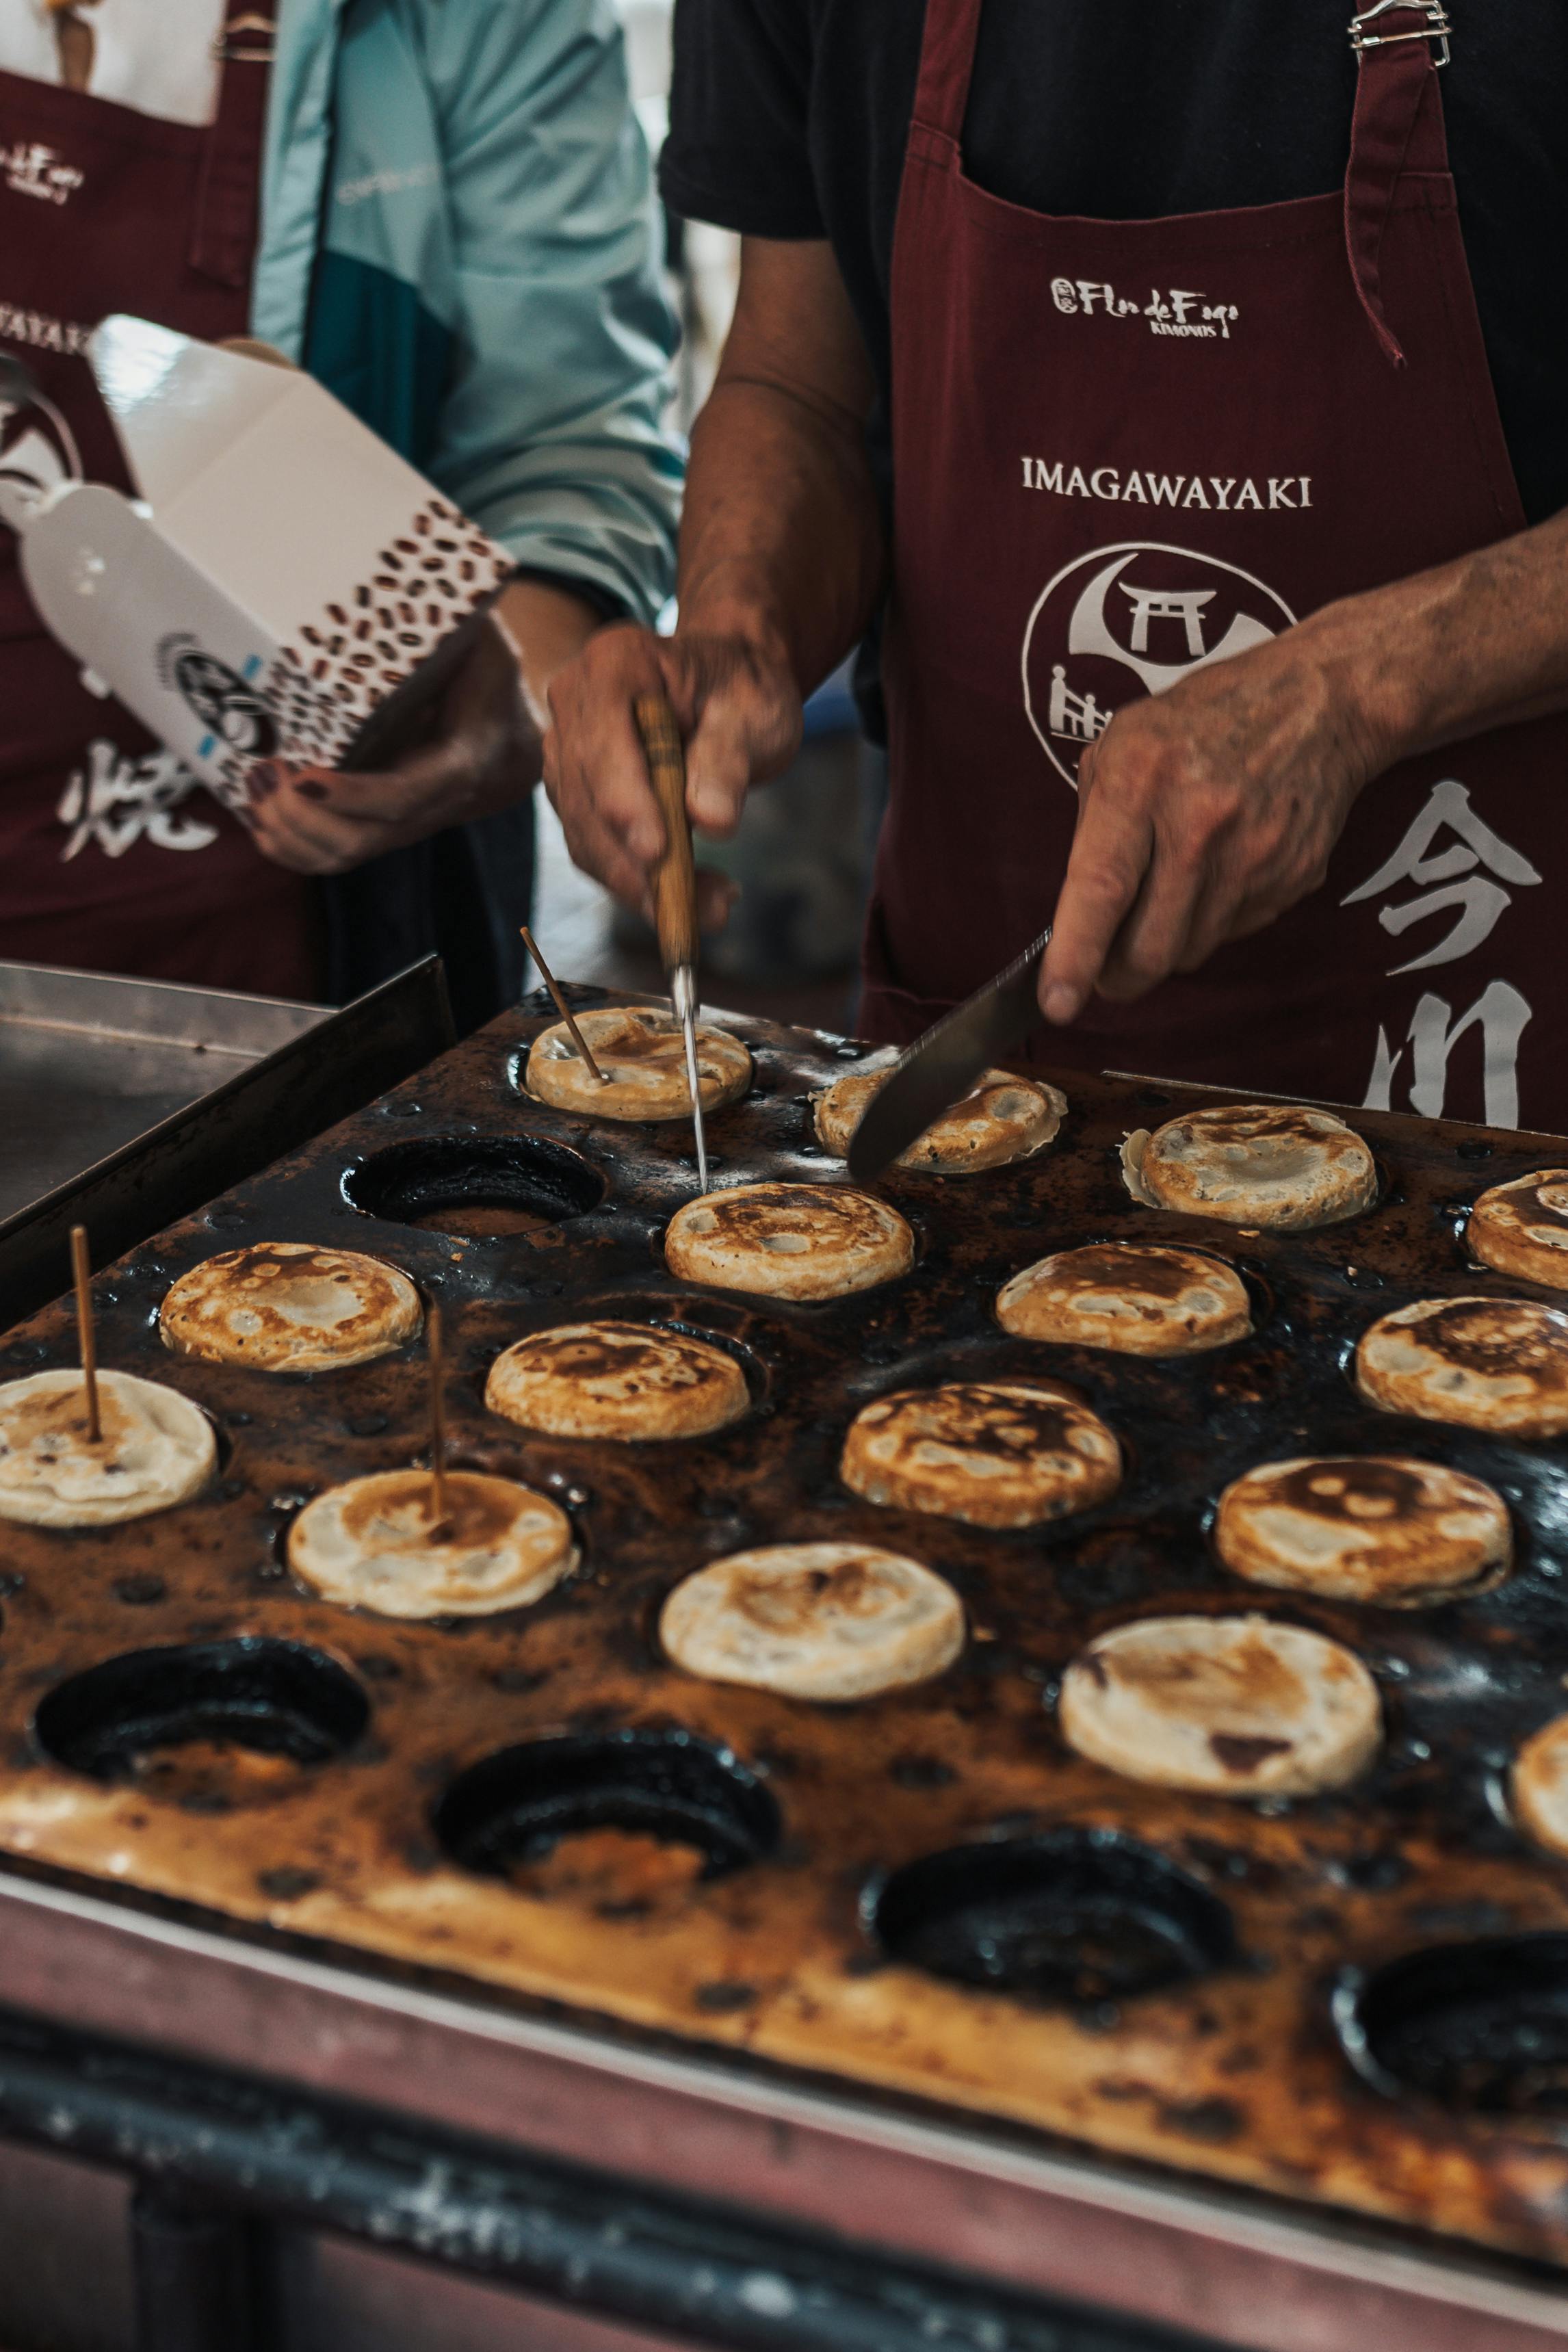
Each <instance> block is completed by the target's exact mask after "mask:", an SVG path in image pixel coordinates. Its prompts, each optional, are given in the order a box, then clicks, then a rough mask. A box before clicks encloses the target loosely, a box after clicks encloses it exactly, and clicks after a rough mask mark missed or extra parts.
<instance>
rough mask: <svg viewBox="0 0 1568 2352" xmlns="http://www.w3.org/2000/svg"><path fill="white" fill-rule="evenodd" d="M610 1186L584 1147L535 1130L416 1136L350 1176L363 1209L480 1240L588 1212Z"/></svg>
mask: <svg viewBox="0 0 1568 2352" xmlns="http://www.w3.org/2000/svg"><path fill="white" fill-rule="evenodd" d="M605 1189H606V1187H605V1179H604V1177H603V1176H601V1175H600V1173H599V1171H597V1169H595V1168H592V1167H590V1166H589V1164H588V1162H587V1161H586V1160H584V1159H583V1158H582V1157H581V1155H580V1154H579V1153H577V1152H575V1151H570V1150H566V1149H565V1148H564V1147H563V1146H562V1145H561V1144H558V1143H552V1142H550V1141H548V1140H547V1139H543V1138H541V1137H534V1136H505V1137H502V1136H429V1137H424V1136H410V1137H409V1138H408V1139H406V1140H405V1141H404V1142H402V1143H394V1144H389V1145H388V1146H387V1148H386V1150H384V1151H377V1152H374V1153H373V1154H372V1155H371V1157H370V1158H369V1159H368V1160H363V1161H362V1162H361V1163H360V1165H359V1166H358V1167H357V1168H352V1169H350V1171H348V1173H347V1174H346V1175H345V1176H344V1178H343V1196H344V1198H345V1199H346V1200H347V1201H348V1202H350V1204H351V1206H353V1208H356V1209H358V1210H359V1211H360V1213H362V1215H364V1216H367V1217H381V1218H384V1219H385V1220H386V1221H387V1222H389V1223H395V1224H400V1225H414V1226H416V1227H418V1228H419V1229H421V1230H422V1231H424V1232H426V1233H442V1234H458V1235H459V1236H462V1237H465V1238H468V1239H470V1240H476V1241H499V1240H504V1239H505V1238H507V1237H508V1236H509V1235H510V1234H531V1233H539V1232H542V1230H543V1229H544V1228H545V1227H546V1226H548V1225H557V1224H563V1223H565V1222H566V1221H567V1220H568V1219H569V1218H572V1217H582V1216H585V1215H586V1214H587V1213H588V1212H589V1211H590V1210H591V1209H596V1208H597V1207H598V1205H599V1203H600V1202H601V1201H602V1200H603V1199H604V1197H605Z"/></svg>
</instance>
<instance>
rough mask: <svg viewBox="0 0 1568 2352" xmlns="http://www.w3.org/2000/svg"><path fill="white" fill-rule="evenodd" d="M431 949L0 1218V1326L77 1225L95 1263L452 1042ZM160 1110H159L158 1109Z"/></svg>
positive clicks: (37, 1303)
mask: <svg viewBox="0 0 1568 2352" xmlns="http://www.w3.org/2000/svg"><path fill="white" fill-rule="evenodd" d="M452 1036H453V1030H452V1017H451V1013H450V1012H449V1011H448V1009H447V994H446V987H445V983H444V982H443V980H442V977H441V965H440V961H439V959H438V958H437V957H436V956H430V957H427V958H426V961H424V962H423V963H418V964H414V965H412V966H411V967H410V968H409V970H408V971H405V972H401V973H400V974H399V975H398V977H397V978H396V979H395V980H389V981H388V982H386V983H385V985H384V987H382V988H378V989H374V990H373V991H372V992H371V993H370V994H369V995H368V996H362V997H361V998H359V999H358V1000H357V1002H356V1003H353V1004H350V1005H346V1006H345V1007H344V1008H343V1010H342V1012H341V1013H331V1014H329V1015H328V1016H327V1017H326V1018H325V1019H324V1020H322V1021H321V1022H320V1023H319V1024H314V1025H312V1026H311V1027H310V1028H309V1029H308V1030H306V1031H304V1032H303V1034H300V1036H298V1037H296V1038H295V1039H294V1040H293V1042H292V1043H291V1044H289V1045H283V1046H281V1047H279V1048H278V1049H277V1050H276V1051H273V1052H269V1053H268V1055H266V1057H265V1058H264V1059H262V1060H258V1061H253V1062H250V1063H248V1064H247V1066H244V1067H242V1068H240V1069H238V1070H237V1071H236V1072H235V1074H234V1075H233V1076H228V1077H226V1078H225V1079H224V1080H223V1081H222V1082H221V1083H219V1084H216V1085H215V1086H214V1087H212V1088H211V1090H210V1091H209V1092H207V1093H205V1094H203V1095H202V1096H201V1097H199V1099H197V1100H195V1101H188V1100H187V1101H186V1103H185V1107H184V1108H181V1109H177V1110H174V1111H173V1112H172V1113H170V1114H169V1115H168V1116H167V1117H160V1118H158V1122H157V1124H156V1125H153V1126H152V1127H149V1128H147V1129H146V1131H145V1132H144V1133H139V1134H136V1135H135V1136H134V1139H133V1140H132V1141H131V1142H129V1143H126V1144H124V1145H122V1146H121V1148H120V1149H119V1150H115V1151H112V1152H110V1154H109V1156H108V1157H106V1158H99V1159H97V1160H95V1163H94V1164H93V1165H92V1166H91V1167H90V1168H88V1169H87V1170H86V1172H85V1173H84V1174H82V1175H79V1176H76V1177H73V1178H71V1179H70V1180H69V1181H66V1182H64V1183H61V1184H59V1185H58V1186H57V1187H56V1189H55V1190H54V1191H52V1192H48V1193H47V1194H46V1195H45V1196H44V1197H43V1198H42V1199H40V1200H37V1201H34V1202H31V1203H30V1204H29V1205H28V1206H27V1207H26V1208H23V1209H20V1210H18V1211H17V1212H16V1213H15V1214H14V1215H12V1216H9V1217H6V1218H5V1219H4V1220H3V1221H0V1328H4V1327H5V1326H6V1325H8V1324H11V1323H15V1322H17V1321H19V1320H20V1318H22V1317H23V1316H24V1315H30V1314H32V1313H33V1312H34V1310H35V1309H36V1308H37V1307H41V1306H42V1305H43V1303H44V1301H45V1300H46V1299H48V1298H52V1297H55V1295H56V1294H57V1292H58V1290H59V1288H60V1286H61V1283H62V1281H63V1279H64V1276H63V1274H62V1271H61V1269H62V1268H63V1267H64V1265H65V1264H66V1244H67V1237H68V1234H69V1232H70V1229H71V1227H72V1225H74V1224H85V1225H86V1226H87V1228H88V1231H89V1234H90V1236H91V1240H92V1251H93V1256H94V1259H95V1261H96V1262H97V1263H98V1264H99V1265H103V1264H104V1263H105V1262H106V1261H107V1260H108V1259H110V1258H111V1257H117V1256H119V1255H121V1252H122V1251H124V1250H127V1249H131V1248H133V1247H134V1246H135V1244H137V1243H138V1242H142V1241H145V1240H146V1238H147V1236H148V1235H149V1234H154V1233H156V1232H158V1230H159V1229H160V1227H162V1226H163V1225H166V1224H168V1223H171V1222H172V1221H173V1220H174V1218H175V1217H182V1216H185V1215H187V1214H188V1213H189V1212H190V1211H191V1210H192V1209H194V1208H195V1207H196V1206H197V1205H198V1203H199V1202H203V1201H209V1200H211V1199H212V1197H213V1195H214V1194H215V1193H216V1192H221V1191H222V1190H223V1189H224V1187H225V1186H226V1185H228V1184H233V1183H235V1182H236V1181H237V1180H238V1179H239V1178H240V1177H241V1176H246V1175H248V1174H249V1173H250V1172H251V1171H252V1170H254V1169H256V1168H258V1167H260V1166H263V1165H264V1164H265V1163H266V1162H268V1160H275V1159H276V1158H277V1157H278V1155H279V1152H283V1151H289V1150H292V1149H293V1148H294V1146H295V1145H296V1144H297V1143H301V1142H303V1141H304V1139H306V1137H307V1136H310V1135H316V1134H319V1133H320V1131H321V1129H322V1128H324V1127H330V1126H331V1125H332V1123H333V1122H334V1120H337V1119H340V1118H345V1117H346V1116H347V1114H348V1113H349V1112H350V1111H352V1110H357V1109H358V1108H359V1106H360V1105H361V1104H362V1103H366V1102H369V1101H370V1100H371V1099H372V1097H374V1096H375V1095H378V1094H380V1093H382V1092H384V1089H385V1088H386V1087H391V1086H395V1085H396V1084H397V1082H398V1080H399V1079H400V1078H404V1077H406V1076H407V1075H408V1073H409V1072H410V1071H411V1070H416V1069H419V1068H420V1067H422V1066H423V1065H424V1064H425V1063H426V1062H427V1061H429V1060H430V1058H431V1057H432V1055H436V1054H439V1053H440V1052H442V1051H443V1049H444V1048H445V1047H446V1046H447V1045H450V1044H451V1042H452ZM160 1108H161V1107H160Z"/></svg>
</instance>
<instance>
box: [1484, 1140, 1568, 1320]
mask: <svg viewBox="0 0 1568 2352" xmlns="http://www.w3.org/2000/svg"><path fill="white" fill-rule="evenodd" d="M1465 1239H1466V1240H1467V1241H1468V1243H1469V1245H1470V1247H1471V1249H1472V1250H1473V1251H1474V1252H1475V1254H1476V1255H1477V1256H1478V1257H1479V1259H1480V1261H1481V1263H1482V1265H1493V1266H1496V1268H1497V1270H1498V1272H1499V1273H1500V1274H1512V1275H1518V1276H1520V1277H1521V1279H1522V1280H1523V1281H1525V1282H1541V1283H1545V1284H1546V1285H1547V1286H1549V1287H1550V1288H1551V1289H1552V1290H1568V1168H1538V1169H1537V1170H1536V1171H1535V1173H1534V1175H1533V1176H1516V1177H1515V1178H1514V1180H1513V1182H1512V1183H1511V1184H1497V1185H1494V1186H1493V1188H1492V1190H1491V1191H1490V1192H1483V1193H1482V1194H1481V1197H1480V1199H1479V1201H1478V1202H1476V1205H1475V1207H1474V1208H1473V1209H1472V1210H1471V1211H1470V1218H1469V1223H1468V1225H1467V1226H1466V1228H1465Z"/></svg>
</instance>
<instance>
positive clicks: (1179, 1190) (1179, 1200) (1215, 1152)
mask: <svg viewBox="0 0 1568 2352" xmlns="http://www.w3.org/2000/svg"><path fill="white" fill-rule="evenodd" d="M1123 1157H1124V1167H1125V1172H1126V1176H1127V1181H1128V1189H1129V1190H1130V1191H1131V1192H1132V1193H1133V1196H1134V1198H1135V1199H1138V1200H1141V1201H1142V1202H1144V1203H1145V1204H1146V1205H1147V1206H1148V1207H1150V1208H1156V1209H1174V1210H1179V1211H1180V1212H1181V1213H1183V1214H1184V1215H1185V1216H1189V1217H1219V1218H1222V1219H1223V1220H1224V1222H1225V1223H1226V1224H1230V1225H1257V1226H1270V1227H1272V1228H1274V1229H1275V1230H1276V1231H1279V1232H1294V1233H1301V1232H1305V1231H1307V1230H1309V1229H1310V1228H1311V1227H1312V1226H1315V1225H1332V1224H1338V1223H1341V1221H1342V1219H1344V1218H1346V1217H1353V1216H1355V1215H1357V1214H1358V1213H1359V1212H1360V1211H1361V1210H1363V1209H1366V1208H1370V1207H1371V1205H1372V1203H1373V1201H1374V1200H1375V1198H1376V1196H1377V1169H1376V1165H1375V1163H1374V1161H1373V1156H1372V1153H1371V1151H1370V1150H1368V1149H1367V1146H1366V1145H1365V1143H1364V1142H1363V1140H1362V1139H1361V1137H1360V1136H1359V1135H1357V1134H1356V1132H1355V1131H1354V1129H1352V1128H1349V1127H1347V1126H1346V1125H1345V1123H1344V1120H1343V1119H1342V1118H1336V1116H1335V1115H1334V1113H1333V1112H1332V1111H1331V1110H1317V1109H1313V1108H1310V1107H1305V1106H1304V1107H1302V1108H1294V1107H1292V1106H1291V1105H1289V1104H1283V1103H1224V1104H1220V1105H1217V1106H1216V1107H1215V1108H1213V1109H1211V1110H1194V1111H1186V1112H1184V1113H1183V1115H1182V1116H1181V1117H1180V1118H1172V1119H1167V1120H1166V1122H1165V1124H1164V1126H1163V1127H1161V1128H1157V1129H1155V1130H1154V1132H1153V1134H1152V1135H1150V1134H1148V1133H1147V1132H1146V1131H1145V1132H1141V1133H1139V1134H1137V1135H1133V1136H1130V1137H1129V1138H1128V1145H1127V1152H1126V1153H1125V1154H1124V1155H1123Z"/></svg>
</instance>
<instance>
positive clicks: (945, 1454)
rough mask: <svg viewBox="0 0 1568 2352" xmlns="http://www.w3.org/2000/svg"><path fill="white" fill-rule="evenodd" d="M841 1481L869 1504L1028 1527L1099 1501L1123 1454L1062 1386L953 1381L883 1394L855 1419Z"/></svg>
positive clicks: (1113, 1485) (1115, 1479)
mask: <svg viewBox="0 0 1568 2352" xmlns="http://www.w3.org/2000/svg"><path fill="white" fill-rule="evenodd" d="M838 1475H839V1476H840V1477H841V1478H842V1479H843V1481H844V1483H845V1485H846V1486H849V1487H852V1488H853V1490H854V1491H855V1493H856V1494H858V1495H863V1496H865V1497H866V1500H867V1501H868V1503H880V1504H882V1505H884V1506H890V1507H892V1508H894V1509H896V1510H906V1511H931V1512H934V1513H935V1514H937V1515H938V1516H939V1517H942V1518H949V1519H963V1520H964V1521H966V1522H967V1524H968V1525H969V1526H971V1527H978V1528H1030V1527H1037V1526H1038V1525H1040V1523H1041V1522H1042V1521H1044V1520H1047V1519H1059V1518H1065V1517H1067V1515H1068V1512H1070V1511H1084V1510H1088V1509H1089V1508H1090V1507H1092V1506H1093V1505H1094V1504H1096V1503H1102V1502H1103V1501H1104V1500H1105V1498H1106V1496H1108V1495H1112V1494H1114V1493H1115V1491H1116V1489H1117V1487H1118V1486H1120V1484H1121V1446H1120V1445H1119V1444H1117V1442H1116V1439H1115V1438H1114V1436H1113V1435H1112V1434H1111V1433H1110V1430H1109V1429H1107V1427H1106V1425H1105V1423H1103V1422H1102V1421H1101V1420H1100V1417H1099V1415H1098V1414H1097V1413H1093V1412H1090V1411H1089V1408H1088V1406H1087V1405H1083V1404H1079V1402H1077V1400H1076V1399H1075V1398H1073V1397H1070V1396H1068V1395H1067V1394H1066V1393H1065V1392H1064V1391H1061V1390H1058V1389H1053V1388H1048V1387H1046V1386H1044V1385H1040V1386H1025V1385H1024V1384H1023V1383H1022V1382H1010V1381H1009V1382H1005V1383H1004V1382H1001V1381H952V1382H950V1383H949V1384H948V1385H947V1386H946V1387H944V1388H939V1389H906V1390H903V1391H900V1393H899V1394H898V1395H896V1396H890V1397H879V1399H878V1400H877V1402H875V1403H874V1404H868V1405H867V1406H866V1407H865V1408H864V1409H863V1410H862V1411H861V1412H858V1413H857V1415H856V1416H855V1419H854V1421H853V1422H852V1423H850V1426H849V1433H848V1436H847V1438H846V1439H845V1442H844V1454H843V1459H842V1460H841V1462H840V1464H839V1472H838Z"/></svg>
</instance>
